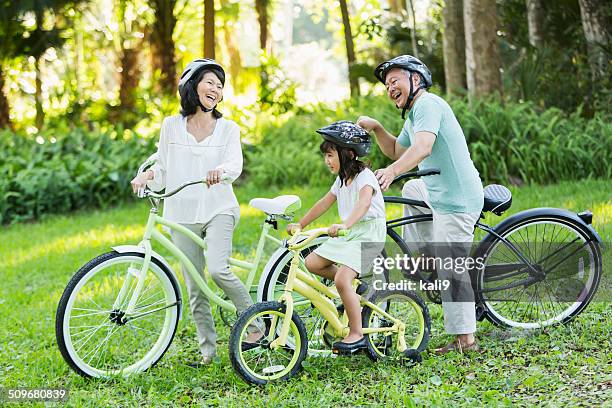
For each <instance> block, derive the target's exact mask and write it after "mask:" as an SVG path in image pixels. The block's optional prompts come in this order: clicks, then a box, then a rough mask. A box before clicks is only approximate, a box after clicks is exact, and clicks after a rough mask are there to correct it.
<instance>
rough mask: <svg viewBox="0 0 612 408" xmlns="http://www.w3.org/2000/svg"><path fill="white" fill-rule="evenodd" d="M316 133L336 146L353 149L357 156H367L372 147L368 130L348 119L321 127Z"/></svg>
mask: <svg viewBox="0 0 612 408" xmlns="http://www.w3.org/2000/svg"><path fill="white" fill-rule="evenodd" d="M317 133H318V134H320V135H321V136H323V139H325V140H327V141H330V142H332V143H334V144H337V145H338V146H341V147H346V148H349V149H353V150H354V151H355V153H357V156H358V157H363V156H367V155H368V154H369V153H370V150H371V149H372V141H371V140H370V135H369V134H368V132H366V131H365V130H364V129H363V128H362V127H361V126H358V125H356V124H354V123H353V122H350V121H348V120H341V121H338V122H334V123H332V124H331V125H328V126H325V127H322V128H321V129H318V130H317Z"/></svg>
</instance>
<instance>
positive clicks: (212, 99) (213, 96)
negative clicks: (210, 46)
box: [198, 72, 223, 109]
mask: <svg viewBox="0 0 612 408" xmlns="http://www.w3.org/2000/svg"><path fill="white" fill-rule="evenodd" d="M198 97H199V98H200V102H201V103H202V105H204V107H206V108H207V109H212V108H214V107H215V106H216V105H217V104H218V103H219V102H221V99H223V84H222V83H221V81H219V78H217V76H216V75H215V74H213V73H212V72H207V73H205V74H204V76H203V77H202V80H201V81H200V83H199V84H198Z"/></svg>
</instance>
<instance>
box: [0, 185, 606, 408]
mask: <svg viewBox="0 0 612 408" xmlns="http://www.w3.org/2000/svg"><path fill="white" fill-rule="evenodd" d="M610 185H611V182H610V181H609V180H606V181H584V182H572V183H562V184H558V185H554V186H546V187H540V186H530V187H523V188H521V189H514V191H513V193H514V201H513V202H514V204H513V207H512V208H511V210H510V211H509V213H508V214H513V213H516V212H518V211H520V210H524V209H527V208H531V207H544V206H551V207H561V208H567V209H570V210H573V211H581V210H584V209H591V210H592V211H593V212H594V214H595V217H594V225H595V228H596V229H597V230H598V231H599V233H600V235H601V237H602V239H603V240H604V241H606V242H608V243H609V242H610V241H612V198H611V196H610ZM236 191H237V195H238V198H239V201H240V202H241V203H244V204H243V206H242V218H241V221H240V224H239V226H238V228H237V231H236V234H235V236H234V243H235V244H234V250H235V252H236V256H239V257H244V258H248V257H249V255H250V254H251V253H252V251H254V249H253V246H254V245H255V242H256V239H257V236H258V229H259V226H260V224H261V222H262V220H263V217H262V215H263V214H262V213H261V212H259V211H256V210H253V209H249V208H248V206H247V205H246V203H248V200H249V199H250V198H252V197H255V196H257V195H261V194H262V193H261V192H259V193H258V192H257V191H256V190H254V189H253V188H249V187H247V186H241V187H239V188H237V189H236ZM325 191H326V189H325V188H288V189H283V190H271V191H268V192H266V193H265V195H266V196H268V197H271V196H274V195H277V194H286V193H295V194H299V195H300V196H301V197H302V199H303V203H304V205H303V208H307V207H309V206H310V205H312V204H313V203H314V202H315V201H316V200H317V199H318V197H320V196H321V195H322V194H323V193H324V192H325ZM398 194H399V193H398ZM396 207H397V206H396ZM147 211H148V205H147V203H146V202H132V203H129V204H125V205H122V206H119V207H116V208H112V209H108V210H105V211H93V210H88V211H82V212H79V213H75V214H71V215H69V216H52V217H49V218H47V219H46V220H43V221H41V222H37V223H30V224H21V225H13V226H10V227H6V226H4V227H2V230H1V232H0V255H1V257H0V278H1V279H2V285H1V286H0V312H1V315H2V321H4V323H3V324H2V326H1V327H0V386H2V387H4V388H14V387H27V388H36V387H46V388H49V387H63V388H68V389H69V392H70V395H69V399H68V405H69V406H134V405H141V406H173V405H194V406H217V405H221V406H227V405H230V406H237V407H243V406H251V407H256V406H265V407H274V406H285V405H286V406H319V407H326V406H346V407H348V406H368V405H385V406H423V405H426V406H448V407H456V406H474V405H481V404H484V405H488V406H515V405H519V406H532V405H534V404H539V405H548V406H579V405H583V406H602V405H606V404H610V400H611V398H610V397H612V369H611V368H610V367H611V364H610V363H611V362H610V355H611V354H610V349H611V348H610V330H611V328H612V324H611V319H610V318H611V316H612V313H611V312H610V307H609V304H608V303H607V302H606V301H609V299H610V298H609V297H608V296H604V297H601V298H602V300H603V301H600V302H594V303H592V304H591V305H590V306H589V307H588V308H587V310H586V311H585V312H583V313H582V314H581V315H580V316H579V317H578V318H577V319H575V320H574V321H573V322H572V323H570V324H569V325H567V326H565V327H555V328H549V329H546V330H541V331H534V332H530V333H524V332H509V331H504V330H502V329H499V328H496V327H495V326H493V325H491V324H490V323H488V322H482V323H479V326H478V336H479V338H480V341H481V346H482V347H483V349H484V352H483V353H481V354H478V355H472V356H469V357H464V356H461V355H451V356H448V357H436V356H434V355H432V354H429V353H425V354H424V356H423V357H424V360H423V363H422V364H420V365H417V366H415V367H411V368H408V367H404V366H401V365H398V364H395V363H387V362H382V363H377V364H373V363H371V362H370V360H369V359H368V358H367V357H366V356H365V355H359V356H356V357H353V358H313V357H310V358H307V359H306V362H305V364H304V370H303V371H302V372H301V374H300V375H299V376H297V377H296V378H293V379H291V380H290V381H287V382H283V383H277V384H271V385H268V386H266V387H259V388H258V387H251V386H249V385H247V384H245V383H244V382H242V380H241V379H240V378H239V377H238V376H237V375H235V374H234V372H233V371H232V369H231V366H230V363H229V360H228V356H227V339H228V335H229V331H228V330H227V329H226V328H225V327H223V325H222V323H221V322H220V321H219V323H218V325H217V327H218V331H219V341H218V342H219V344H218V352H219V359H218V360H217V361H216V362H215V363H214V364H213V365H211V366H210V367H206V368H202V369H193V368H190V367H189V366H187V365H185V362H186V361H193V360H195V359H197V358H198V353H199V352H198V349H197V342H196V334H195V327H194V326H193V323H192V321H191V317H190V314H189V312H188V307H187V305H186V302H185V304H184V307H185V312H186V313H185V314H184V318H183V320H182V321H181V323H180V324H179V329H178V332H177V336H176V337H175V340H174V342H173V344H172V346H171V348H170V350H169V351H168V353H167V354H166V355H165V356H164V358H163V359H162V360H161V361H160V363H159V364H158V365H157V366H156V367H154V368H152V369H151V370H149V371H148V372H146V373H143V374H140V375H136V376H133V377H131V378H127V379H113V380H86V379H83V378H81V377H80V376H78V375H77V374H76V373H74V372H73V371H72V370H70V369H69V367H68V365H67V364H66V363H65V362H64V360H63V359H62V357H61V355H60V353H59V350H58V348H57V344H56V340H55V331H54V330H55V329H54V327H55V323H54V319H55V310H56V307H57V302H58V300H59V298H60V296H61V294H62V292H63V289H64V287H65V285H66V283H67V282H68V280H69V279H70V277H71V276H72V274H73V273H74V272H75V271H76V270H77V269H78V268H79V267H80V266H81V265H83V264H84V263H86V262H87V261H88V260H89V259H91V258H93V257H94V256H96V255H98V254H100V253H103V252H107V251H108V250H109V249H110V246H111V245H118V244H125V243H137V242H138V241H139V240H140V238H141V235H142V232H143V230H144V226H143V223H144V221H145V220H146V217H147ZM399 211H400V209H399V208H393V207H391V206H389V207H388V212H389V214H396V215H397V214H398V213H399ZM301 214H303V212H301V213H300V215H301ZM334 220H336V212H335V211H334V212H333V213H330V214H328V215H326V216H325V217H324V219H322V220H320V222H318V225H321V226H322V225H325V224H327V223H330V222H332V221H334ZM499 220H500V217H496V216H494V215H489V216H488V219H487V220H486V221H487V222H488V223H489V224H491V225H494V224H496V223H497V222H498V221H499ZM272 249H273V248H269V250H272ZM162 252H163V251H162ZM170 261H171V264H172V265H173V267H174V268H177V269H176V270H177V271H178V264H177V262H176V261H175V260H170ZM609 265H610V263H609V262H608V263H607V264H604V276H605V275H607V274H608V273H609V269H610V268H609ZM606 279H607V280H608V281H609V278H604V280H606ZM606 283H607V282H606ZM606 286H607V285H606ZM608 288H609V286H607V287H606V288H603V289H604V291H605V292H607V293H608V294H609V292H608ZM430 311H431V314H432V318H433V322H432V337H431V341H430V345H429V349H432V348H434V347H436V346H438V345H441V344H444V343H445V342H446V341H448V339H449V338H448V337H447V336H446V335H445V334H444V330H443V325H442V312H441V308H440V307H438V306H436V305H431V304H430ZM39 405H42V403H39ZM608 406H610V405H608Z"/></svg>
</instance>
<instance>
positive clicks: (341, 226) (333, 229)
mask: <svg viewBox="0 0 612 408" xmlns="http://www.w3.org/2000/svg"><path fill="white" fill-rule="evenodd" d="M343 229H346V225H344V224H332V226H331V227H329V228H328V229H327V233H328V234H329V236H330V237H337V236H338V231H340V230H343Z"/></svg>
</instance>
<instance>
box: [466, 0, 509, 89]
mask: <svg viewBox="0 0 612 408" xmlns="http://www.w3.org/2000/svg"><path fill="white" fill-rule="evenodd" d="M463 20H464V24H465V58H466V72H467V85H468V93H469V95H470V96H476V97H480V96H485V95H489V94H492V93H495V92H500V93H501V92H502V81H501V73H500V68H501V60H500V56H499V46H498V44H497V27H498V20H497V11H496V9H495V0H464V3H463Z"/></svg>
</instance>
